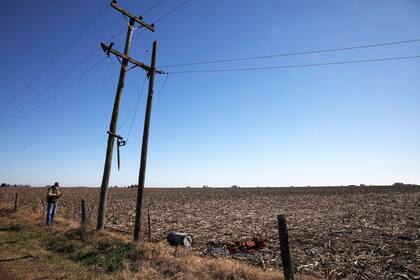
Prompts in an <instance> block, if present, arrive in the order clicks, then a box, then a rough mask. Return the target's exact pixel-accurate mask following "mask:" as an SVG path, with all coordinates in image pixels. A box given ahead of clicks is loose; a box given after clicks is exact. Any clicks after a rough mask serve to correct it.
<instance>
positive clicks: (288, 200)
mask: <svg viewBox="0 0 420 280" xmlns="http://www.w3.org/2000/svg"><path fill="white" fill-rule="evenodd" d="M16 191H17V192H19V193H20V205H21V206H20V207H22V208H27V209H29V210H31V211H34V212H38V213H41V212H45V203H44V202H43V201H44V199H45V191H46V190H45V189H42V188H28V189H18V190H17V189H13V188H7V189H3V190H0V200H1V201H3V202H7V203H10V204H11V203H12V201H13V197H14V193H15V192H16ZM63 191H64V196H63V198H62V201H61V202H60V208H59V212H58V215H61V216H62V217H66V218H72V219H79V216H80V200H81V199H82V198H84V199H86V200H87V204H88V208H89V213H90V220H91V221H92V222H93V223H94V222H95V221H96V211H97V208H96V207H97V204H98V197H99V190H98V189H97V188H64V189H63ZM108 199H109V200H108V210H107V213H106V217H107V219H106V220H107V221H106V224H107V225H108V226H110V227H114V228H118V229H121V230H124V231H127V232H130V231H132V228H133V222H134V216H135V199H136V190H135V189H123V188H112V189H110V193H109V197H108ZM144 205H145V209H144V210H146V208H147V207H149V209H150V215H151V222H152V239H153V240H155V241H161V240H165V239H166V235H167V233H168V232H170V231H172V230H176V231H181V232H187V233H190V234H192V235H193V237H194V250H195V252H196V254H203V252H204V251H205V249H206V244H207V242H208V241H210V240H215V241H216V242H228V241H232V240H245V239H249V238H253V237H258V238H261V239H266V240H267V241H268V249H267V250H266V251H265V252H264V257H265V258H266V259H267V262H266V265H268V266H272V267H278V266H279V263H280V257H279V249H278V248H279V244H278V241H277V238H278V231H277V225H276V216H277V215H278V214H284V215H286V219H287V223H288V228H289V238H290V244H291V250H292V254H293V260H294V269H295V271H297V272H299V273H302V274H306V275H311V276H316V277H322V278H327V279H420V272H419V267H420V250H419V244H420V238H419V236H420V210H419V209H420V188H418V187H393V186H389V187H371V186H367V187H331V188H328V187H325V188H314V187H312V188H311V187H307V188H252V189H248V188H239V189H222V188H207V189H193V188H183V189H180V188H178V189H146V192H145V201H144ZM145 213H146V212H145ZM144 216H145V215H144ZM145 222H146V220H145ZM143 236H144V234H143Z"/></svg>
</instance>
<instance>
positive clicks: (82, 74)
mask: <svg viewBox="0 0 420 280" xmlns="http://www.w3.org/2000/svg"><path fill="white" fill-rule="evenodd" d="M102 61H103V59H102V58H101V59H100V60H97V61H96V62H95V63H94V64H93V65H92V66H90V67H89V68H88V69H86V70H85V71H83V72H82V73H81V74H79V75H78V76H76V77H75V78H74V79H72V80H71V81H70V82H68V83H67V84H66V85H65V86H64V87H62V88H61V89H60V90H58V91H56V92H55V93H54V94H53V95H51V96H49V97H48V98H47V99H45V100H44V101H43V102H42V103H40V104H38V106H36V107H33V108H32V109H31V110H30V111H28V112H27V113H26V114H24V115H22V117H20V118H19V119H17V120H15V121H14V122H13V123H12V124H10V125H9V126H8V127H6V128H5V129H3V130H2V131H1V132H0V135H2V134H4V133H5V132H6V131H8V130H9V129H10V128H12V127H13V126H14V125H16V124H17V123H18V122H20V121H21V120H23V119H24V118H26V117H27V116H29V115H31V114H32V113H33V112H35V111H36V110H38V109H39V108H41V107H42V106H44V105H45V104H47V103H48V102H49V101H50V100H51V99H52V98H53V97H55V96H57V95H58V94H59V93H61V92H63V91H64V90H65V89H67V88H68V87H69V86H71V85H72V84H73V83H74V82H75V81H77V80H78V79H80V78H82V77H83V76H84V75H86V74H87V73H89V72H90V71H92V70H93V69H94V68H95V67H96V66H98V65H99V64H100V63H101V62H102Z"/></svg>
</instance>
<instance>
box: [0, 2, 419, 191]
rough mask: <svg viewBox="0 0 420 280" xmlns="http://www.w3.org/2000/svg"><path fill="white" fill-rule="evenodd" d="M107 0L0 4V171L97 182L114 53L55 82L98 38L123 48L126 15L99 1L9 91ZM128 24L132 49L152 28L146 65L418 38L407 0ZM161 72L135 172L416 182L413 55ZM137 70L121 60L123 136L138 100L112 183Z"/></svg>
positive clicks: (140, 51) (68, 182) (132, 176)
mask: <svg viewBox="0 0 420 280" xmlns="http://www.w3.org/2000/svg"><path fill="white" fill-rule="evenodd" d="M109 2H110V1H104V0H95V1H94V0H90V1H82V0H73V1H58V0H39V1H32V0H25V1H4V2H3V3H2V8H1V11H0V34H1V44H0V58H1V66H0V77H1V79H0V107H4V105H5V104H8V106H7V107H6V108H5V109H4V110H2V111H1V112H0V133H1V135H0V181H1V182H8V183H20V184H26V183H28V184H32V185H45V184H50V183H52V182H54V181H57V180H58V181H60V182H61V183H62V185H64V186H75V185H85V186H99V185H100V182H101V178H102V172H103V165H104V159H105V149H106V139H107V134H106V131H107V130H108V127H109V121H110V117H111V111H112V106H113V100H114V96H115V89H116V85H117V80H118V74H119V65H118V61H117V60H116V59H115V58H110V59H104V60H102V61H101V62H100V63H99V64H97V66H96V67H95V68H93V70H91V71H90V72H87V73H86V74H85V75H84V76H82V77H81V78H78V79H77V80H75V82H73V83H71V84H70V85H69V86H68V87H66V88H65V89H64V90H61V89H62V88H63V87H65V86H66V85H67V84H68V83H69V82H71V81H72V80H73V79H75V78H77V77H78V76H79V75H80V74H81V73H83V72H84V71H86V70H88V69H90V67H92V65H94V64H95V63H96V62H97V61H99V60H100V59H101V58H103V57H104V54H103V52H102V51H97V52H96V53H94V54H93V55H92V56H90V58H89V59H87V60H84V59H85V58H86V57H87V56H88V55H89V54H91V53H92V52H93V51H94V50H95V49H98V48H99V43H100V42H101V41H105V42H109V41H111V40H112V41H115V43H116V46H115V48H117V49H120V50H121V51H122V45H123V40H124V36H125V31H124V32H122V34H121V35H120V36H116V37H115V36H114V37H113V36H112V34H116V33H118V32H119V31H120V30H121V29H124V28H126V26H127V24H126V22H125V20H124V18H123V17H122V16H121V15H120V14H119V13H117V12H116V11H115V10H113V9H112V8H109V9H108V10H106V11H105V12H104V13H102V14H101V15H100V16H99V17H97V19H96V20H95V21H94V22H93V24H91V25H90V26H89V27H88V28H87V29H86V30H85V31H84V32H83V33H82V34H81V35H80V36H79V37H78V38H77V39H76V40H75V41H74V42H73V43H72V44H71V45H70V46H69V47H68V48H67V49H65V50H64V51H63V52H62V53H61V54H60V55H59V56H58V57H57V59H55V60H54V61H53V62H52V63H50V64H49V66H48V68H47V69H46V70H45V71H43V72H42V73H41V74H40V75H38V77H36V79H34V80H33V82H32V83H31V84H30V86H29V87H27V88H26V89H25V90H24V91H22V89H24V88H25V85H27V84H28V83H29V82H30V81H31V80H32V79H33V78H34V77H35V76H36V75H37V73H39V72H40V71H41V70H42V69H43V68H44V67H45V66H46V65H47V64H48V63H49V62H50V61H51V60H52V59H53V58H54V57H56V56H57V54H59V53H60V51H61V50H62V49H63V48H64V47H65V46H66V45H67V44H68V43H69V42H70V41H71V40H72V38H74V37H75V36H76V34H78V32H80V31H81V30H82V29H83V27H85V26H86V25H87V24H88V23H89V21H91V20H92V18H94V17H95V16H96V15H98V14H99V13H100V12H101V11H102V10H103V9H104V7H106V5H108V4H109ZM159 2H160V3H159ZM182 3H183V0H165V1H160V0H145V1H140V0H135V1H134V0H132V1H128V0H120V1H119V4H120V5H122V6H124V7H126V8H127V9H128V10H130V11H132V12H133V13H135V14H138V15H141V14H143V13H144V12H145V11H147V10H148V9H149V8H150V7H153V6H154V5H155V4H159V5H157V6H156V7H155V8H154V9H152V10H151V11H150V12H148V13H147V14H146V15H145V16H144V19H145V21H146V22H150V23H151V22H154V21H155V20H156V19H159V18H160V17H161V16H163V15H165V14H167V13H168V12H169V11H171V10H172V9H173V8H174V7H176V6H178V5H180V4H182ZM140 32H141V30H137V31H136V32H135V34H136V35H135V36H136V37H135V38H134V39H133V48H132V52H131V55H132V56H133V57H135V58H136V59H138V60H140V61H145V62H146V63H147V64H148V63H150V49H151V45H152V42H153V40H157V41H158V55H157V62H158V64H159V65H165V64H178V63H188V62H194V61H200V60H213V59H224V58H236V57H246V56H261V55H270V54H278V53H289V52H300V51H310V50H319V49H330V48H341V47H350V46H357V45H366V44H375V43H385V42H392V41H401V40H410V39H418V38H420V2H419V1H416V0H400V1H394V0H392V1H391V0H377V1H373V0H370V1H366V0H359V1H336V0H331V1H309V0H308V1H296V0H293V1H274V0H264V1H256V0H253V1H251V0H229V1H209V0H191V1H189V2H187V3H186V4H185V5H183V6H182V7H180V8H179V9H177V10H175V11H174V12H173V13H170V14H169V15H167V16H166V17H164V18H163V19H162V20H160V21H159V22H157V23H156V32H155V33H151V32H148V31H147V32H141V33H140ZM416 55H420V42H413V43H407V44H401V45H392V46H384V47H377V48H368V49H357V50H349V51H341V52H330V53H315V54H307V55H299V56H288V57H277V58H271V59H261V60H253V61H239V62H231V63H223V64H208V65H197V66H188V67H187V66H184V67H176V68H173V67H171V68H169V67H168V68H163V69H164V70H167V71H168V72H171V71H172V72H173V71H181V70H199V69H206V70H207V69H224V68H247V67H265V66H280V65H292V64H311V63H326V62H335V61H345V60H363V59H375V58H386V57H402V56H416ZM82 61H83V62H84V63H83V64H82V65H80V67H77V68H75V70H74V71H73V72H71V73H70V74H69V75H67V76H65V77H64V78H63V79H61V80H60V81H59V82H57V83H54V82H55V81H56V80H57V79H60V77H62V75H63V74H65V73H67V72H68V71H69V70H70V69H72V68H73V67H75V66H76V65H78V64H79V63H81V62H82ZM165 79H166V77H165V76H157V77H156V88H155V92H156V94H155V101H154V104H153V106H154V107H153V114H152V123H151V131H150V142H149V157H148V168H147V174H146V186H168V187H169V186H186V185H190V186H202V185H204V184H207V185H209V186H229V185H232V184H238V185H241V186H290V185H294V186H306V185H346V184H361V183H363V184H391V183H394V182H407V183H420V172H419V171H420V110H419V107H420V106H419V105H420V91H419V88H420V59H418V58H417V59H411V60H396V61H385V62H374V63H358V64H345V65H334V66H320V67H309V68H288V69H275V70H261V71H243V72H217V73H189V74H170V75H169V76H168V80H167V82H166V84H165V85H164V87H163V89H162V90H161V91H160V90H159V89H160V88H161V87H162V85H163V83H164V81H165ZM143 81H144V73H143V72H142V70H139V69H133V70H131V71H130V72H128V74H127V79H126V86H125V90H124V95H123V101H122V104H121V113H120V118H119V127H120V128H119V130H118V133H119V134H121V135H123V136H124V137H127V136H128V133H129V130H130V129H129V128H130V123H131V120H132V119H133V116H134V111H135V108H136V104H137V100H138V96H139V95H140V103H139V106H138V108H139V109H138V111H137V115H136V118H135V121H134V124H133V128H132V130H131V134H130V137H129V139H128V144H127V146H126V147H124V148H123V149H122V169H121V171H119V172H118V171H116V158H115V157H114V160H113V171H112V174H111V180H110V185H129V184H134V183H136V182H137V178H138V170H139V159H140V146H141V135H142V129H143V118H144V108H145V100H146V98H145V93H146V91H145V90H144V91H143V92H141V87H142V83H143ZM53 83H54V84H53ZM51 84H52V86H50V85H51ZM146 88H147V86H146ZM46 89H47V91H45V90H46ZM19 93H21V94H19ZM42 93H43V95H42V97H41V98H39V99H36V101H35V102H34V103H33V104H30V105H27V104H28V103H29V102H30V101H31V100H33V99H34V98H35V97H37V96H39V95H40V94H42ZM17 94H19V95H18V96H17V97H16V98H14V99H13V100H12V102H11V103H10V104H9V101H10V100H11V99H12V98H13V96H15V95H17ZM51 96H52V97H51ZM48 98H49V101H48V102H46V103H45V104H44V105H42V106H41V105H39V107H38V109H35V110H33V109H32V108H34V107H36V106H37V104H41V103H43V102H44V100H47V99H48ZM25 106H26V107H25ZM16 112H19V113H18V114H16ZM22 116H25V117H23V118H22ZM20 118H22V119H21V120H20V121H16V120H18V119H20ZM114 155H115V153H114Z"/></svg>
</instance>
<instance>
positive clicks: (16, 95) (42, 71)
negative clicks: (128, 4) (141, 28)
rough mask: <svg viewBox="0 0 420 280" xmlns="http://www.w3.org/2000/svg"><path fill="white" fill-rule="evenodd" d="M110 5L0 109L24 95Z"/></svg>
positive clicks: (0, 110)
mask: <svg viewBox="0 0 420 280" xmlns="http://www.w3.org/2000/svg"><path fill="white" fill-rule="evenodd" d="M107 9H108V6H106V7H105V8H103V9H102V10H101V11H100V12H99V13H98V14H97V15H96V16H95V17H93V18H92V19H91V20H90V21H89V22H88V23H87V24H86V25H85V26H84V27H83V28H82V29H81V30H80V31H79V32H78V33H77V34H76V36H74V37H73V38H72V39H71V40H70V41H69V42H68V43H67V44H66V45H65V46H64V47H63V48H62V49H61V50H60V51H59V52H58V53H57V54H56V55H55V56H54V57H53V58H52V59H51V60H50V61H49V62H48V63H47V64H46V65H45V66H44V67H43V68H41V70H40V71H39V72H38V73H36V74H35V76H34V77H33V78H32V79H31V80H30V81H29V82H28V83H27V84H26V85H25V86H24V87H23V88H22V89H21V90H20V91H19V92H18V93H17V94H15V95H13V96H12V98H10V99H9V101H8V102H6V104H5V105H4V106H3V107H2V108H1V109H0V112H2V111H3V110H4V109H6V108H7V107H8V106H9V105H10V104H11V103H12V102H13V101H14V100H15V99H16V98H17V97H18V96H20V95H22V94H23V93H24V92H25V90H26V89H28V88H29V86H31V85H32V83H33V82H34V81H36V80H37V79H38V78H39V77H40V76H41V75H42V74H43V73H44V72H45V71H46V70H47V69H48V68H49V67H50V66H51V64H53V63H54V62H55V61H56V60H57V59H58V58H59V57H60V56H61V55H62V54H63V53H64V52H65V51H66V50H67V49H68V48H69V47H70V46H71V45H72V44H73V43H74V42H75V41H76V40H77V39H78V38H79V37H80V36H81V35H82V34H83V32H85V31H86V30H87V29H88V28H89V27H90V26H91V25H92V24H93V23H94V22H95V21H96V20H97V19H98V18H99V17H100V16H101V15H102V14H103V13H104V12H105V11H106V10H107Z"/></svg>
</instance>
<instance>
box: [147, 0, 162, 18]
mask: <svg viewBox="0 0 420 280" xmlns="http://www.w3.org/2000/svg"><path fill="white" fill-rule="evenodd" d="M163 1H165V0H160V1H158V2H156V4H154V5H153V6H152V7H150V8H149V9H147V10H146V11H145V12H144V13H143V14H142V16H145V15H147V14H148V13H149V12H150V11H152V10H153V9H154V8H156V7H157V6H159V5H160V4H162V2H163Z"/></svg>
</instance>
